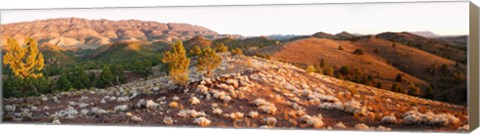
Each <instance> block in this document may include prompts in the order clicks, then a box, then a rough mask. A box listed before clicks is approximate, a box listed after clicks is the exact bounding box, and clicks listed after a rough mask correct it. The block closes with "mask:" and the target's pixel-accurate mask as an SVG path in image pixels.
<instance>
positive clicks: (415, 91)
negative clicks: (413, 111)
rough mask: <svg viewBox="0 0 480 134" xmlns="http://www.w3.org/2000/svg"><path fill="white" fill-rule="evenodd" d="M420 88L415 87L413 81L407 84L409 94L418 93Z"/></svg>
mask: <svg viewBox="0 0 480 134" xmlns="http://www.w3.org/2000/svg"><path fill="white" fill-rule="evenodd" d="M421 91H422V90H421V89H420V88H419V87H417V85H415V84H413V83H410V85H408V94H409V95H419V94H420V92H421Z"/></svg>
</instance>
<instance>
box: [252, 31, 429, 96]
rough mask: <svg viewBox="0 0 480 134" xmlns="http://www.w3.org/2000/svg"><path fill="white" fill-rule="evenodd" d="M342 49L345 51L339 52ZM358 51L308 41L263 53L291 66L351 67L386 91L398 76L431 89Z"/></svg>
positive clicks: (325, 41)
mask: <svg viewBox="0 0 480 134" xmlns="http://www.w3.org/2000/svg"><path fill="white" fill-rule="evenodd" d="M339 46H342V47H343V48H344V50H338V48H339ZM356 49H363V48H362V46H360V45H356V44H352V43H351V42H349V41H336V40H329V39H317V38H308V39H300V40H296V41H293V42H288V43H285V44H282V45H279V46H273V47H268V48H264V49H262V50H260V52H262V53H265V54H269V55H271V56H272V59H275V60H281V61H286V62H290V63H299V64H305V65H313V64H318V63H320V60H321V59H322V58H323V59H324V60H325V61H326V62H327V64H328V65H330V66H333V67H334V68H336V69H339V68H340V67H342V66H347V65H348V66H350V67H354V68H358V69H359V70H361V71H363V72H364V73H366V74H370V75H371V76H372V77H373V78H374V79H376V80H378V81H380V82H382V83H384V85H385V88H386V89H389V88H390V85H391V83H392V81H394V79H395V77H396V75H398V74H405V79H406V80H407V81H410V82H413V83H415V84H418V85H423V86H425V85H428V84H427V82H425V81H424V80H421V79H418V78H416V77H415V76H412V75H410V74H409V73H405V72H404V71H402V70H399V69H397V68H395V67H394V66H391V65H389V64H388V63H387V62H385V60H382V59H380V58H379V57H377V56H376V55H373V54H370V53H369V52H366V54H363V55H356V54H353V53H352V52H353V51H354V50H356Z"/></svg>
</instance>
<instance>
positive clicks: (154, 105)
mask: <svg viewBox="0 0 480 134" xmlns="http://www.w3.org/2000/svg"><path fill="white" fill-rule="evenodd" d="M146 106H147V108H148V109H156V108H158V107H159V106H160V104H157V103H155V102H154V101H153V100H148V101H147V104H146Z"/></svg>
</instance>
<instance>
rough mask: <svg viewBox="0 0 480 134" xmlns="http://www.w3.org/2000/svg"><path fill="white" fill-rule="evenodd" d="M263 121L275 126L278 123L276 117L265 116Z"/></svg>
mask: <svg viewBox="0 0 480 134" xmlns="http://www.w3.org/2000/svg"><path fill="white" fill-rule="evenodd" d="M263 121H264V122H265V123H266V124H267V125H268V126H275V124H277V119H275V118H274V117H267V118H264V119H263Z"/></svg>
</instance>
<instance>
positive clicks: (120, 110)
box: [114, 104, 129, 112]
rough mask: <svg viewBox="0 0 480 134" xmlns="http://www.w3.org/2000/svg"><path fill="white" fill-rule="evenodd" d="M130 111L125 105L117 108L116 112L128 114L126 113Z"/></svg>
mask: <svg viewBox="0 0 480 134" xmlns="http://www.w3.org/2000/svg"><path fill="white" fill-rule="evenodd" d="M128 109H129V108H128V105H126V104H125V105H119V106H115V108H114V111H116V112H126V111H128Z"/></svg>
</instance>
